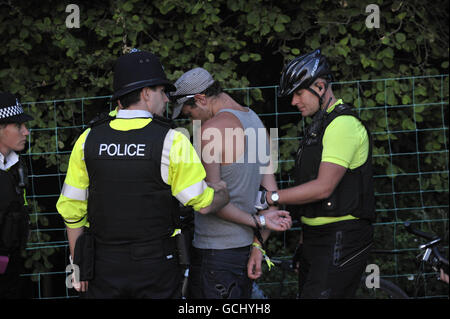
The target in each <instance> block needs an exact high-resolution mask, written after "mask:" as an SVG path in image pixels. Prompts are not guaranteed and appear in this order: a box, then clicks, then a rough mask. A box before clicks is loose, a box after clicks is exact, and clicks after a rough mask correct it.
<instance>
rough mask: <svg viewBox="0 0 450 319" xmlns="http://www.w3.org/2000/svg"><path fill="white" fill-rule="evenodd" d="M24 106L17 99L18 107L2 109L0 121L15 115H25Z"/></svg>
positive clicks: (0, 110) (12, 106)
mask: <svg viewBox="0 0 450 319" xmlns="http://www.w3.org/2000/svg"><path fill="white" fill-rule="evenodd" d="M23 113H24V112H23V108H22V104H20V102H19V100H18V99H16V105H11V106H6V107H3V108H0V119H6V118H9V117H12V116H15V115H20V114H23Z"/></svg>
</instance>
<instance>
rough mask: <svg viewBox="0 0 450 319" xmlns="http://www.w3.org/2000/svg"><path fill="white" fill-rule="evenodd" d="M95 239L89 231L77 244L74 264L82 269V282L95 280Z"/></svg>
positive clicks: (83, 234)
mask: <svg viewBox="0 0 450 319" xmlns="http://www.w3.org/2000/svg"><path fill="white" fill-rule="evenodd" d="M94 261H95V239H94V235H93V234H91V233H90V232H89V231H84V232H83V233H82V234H81V235H80V236H79V237H78V238H77V241H76V243H75V249H74V256H73V263H74V264H75V265H78V267H79V268H80V281H89V280H92V279H94Z"/></svg>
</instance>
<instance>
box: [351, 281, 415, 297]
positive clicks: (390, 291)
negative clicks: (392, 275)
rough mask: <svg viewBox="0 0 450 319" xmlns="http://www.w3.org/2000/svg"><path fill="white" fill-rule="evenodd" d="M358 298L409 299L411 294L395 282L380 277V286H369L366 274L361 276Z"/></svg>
mask: <svg viewBox="0 0 450 319" xmlns="http://www.w3.org/2000/svg"><path fill="white" fill-rule="evenodd" d="M356 298H358V299H409V296H408V295H407V294H406V293H405V292H404V291H403V290H402V289H401V288H400V287H399V286H397V285H396V284H394V283H393V282H391V281H389V280H386V279H383V278H380V288H367V286H366V276H363V277H362V278H361V284H360V287H359V288H358V290H357V292H356Z"/></svg>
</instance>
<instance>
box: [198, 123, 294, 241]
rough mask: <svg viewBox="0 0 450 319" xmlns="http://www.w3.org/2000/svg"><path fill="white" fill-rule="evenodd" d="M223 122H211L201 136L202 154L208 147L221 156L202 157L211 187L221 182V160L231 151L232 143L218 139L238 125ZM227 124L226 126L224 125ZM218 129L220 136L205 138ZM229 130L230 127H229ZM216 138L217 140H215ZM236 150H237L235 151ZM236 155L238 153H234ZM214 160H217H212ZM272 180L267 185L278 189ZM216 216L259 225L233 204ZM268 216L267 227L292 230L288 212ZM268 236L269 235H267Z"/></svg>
mask: <svg viewBox="0 0 450 319" xmlns="http://www.w3.org/2000/svg"><path fill="white" fill-rule="evenodd" d="M220 120H221V121H219V120H217V119H214V118H213V119H212V120H209V121H208V122H207V123H205V124H204V125H202V129H201V134H202V138H201V141H202V144H201V145H202V152H203V150H204V148H205V147H206V146H208V148H209V149H210V150H212V151H213V152H219V154H217V153H214V154H208V155H211V158H209V159H208V160H205V158H204V157H203V156H202V163H203V166H204V168H205V171H206V181H207V183H208V184H210V185H214V184H217V183H219V182H220V181H221V177H220V165H221V164H222V163H221V160H222V161H223V159H225V158H227V156H225V155H224V154H223V153H224V152H226V151H229V150H230V143H226V141H225V139H223V140H217V138H218V137H219V138H224V136H225V126H233V125H236V124H235V123H232V124H229V123H228V122H226V121H224V120H223V116H222V118H221V119H220ZM224 123H225V124H224ZM211 128H212V129H218V130H219V131H220V133H221V134H220V136H217V135H216V136H213V135H210V138H209V139H206V138H204V135H203V132H205V131H206V130H209V129H211ZM227 128H228V127H227ZM233 128H234V127H233ZM215 138H216V139H215ZM235 150H236V149H235ZM234 154H236V153H234ZM212 158H214V159H215V160H211V159H212ZM228 158H231V156H228ZM272 178H273V179H271V177H270V176H268V177H266V181H265V183H267V185H268V186H270V187H276V182H275V178H274V177H273V175H272ZM216 215H217V216H218V217H220V218H222V219H225V220H228V221H231V222H234V223H237V224H242V225H246V226H249V227H252V228H256V227H257V225H256V224H255V220H254V219H253V217H252V216H251V214H249V213H248V212H244V211H242V210H240V209H239V208H238V207H236V206H235V205H233V204H232V203H228V204H227V205H226V206H225V207H223V208H222V209H221V210H219V211H217V212H216ZM264 215H265V216H266V222H267V227H268V228H270V229H273V230H277V231H285V230H287V229H289V228H290V225H291V219H290V216H289V213H288V212H285V211H273V212H266V213H265V214H264ZM256 222H257V223H258V226H261V225H260V222H259V219H256ZM266 236H268V234H266Z"/></svg>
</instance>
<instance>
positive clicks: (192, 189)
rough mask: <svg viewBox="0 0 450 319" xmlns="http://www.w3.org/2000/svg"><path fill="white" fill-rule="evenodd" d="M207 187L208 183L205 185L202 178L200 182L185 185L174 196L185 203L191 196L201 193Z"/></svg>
mask: <svg viewBox="0 0 450 319" xmlns="http://www.w3.org/2000/svg"><path fill="white" fill-rule="evenodd" d="M207 187H208V185H206V182H205V181H204V180H201V181H200V182H198V183H195V184H194V185H191V186H189V187H186V188H185V189H183V190H182V191H180V192H179V193H178V194H176V195H175V197H176V198H177V199H178V200H179V201H180V203H182V204H183V205H186V203H187V202H188V201H189V200H191V199H192V198H194V197H196V196H199V195H201V194H203V192H204V191H205V190H206V188H207Z"/></svg>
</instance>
